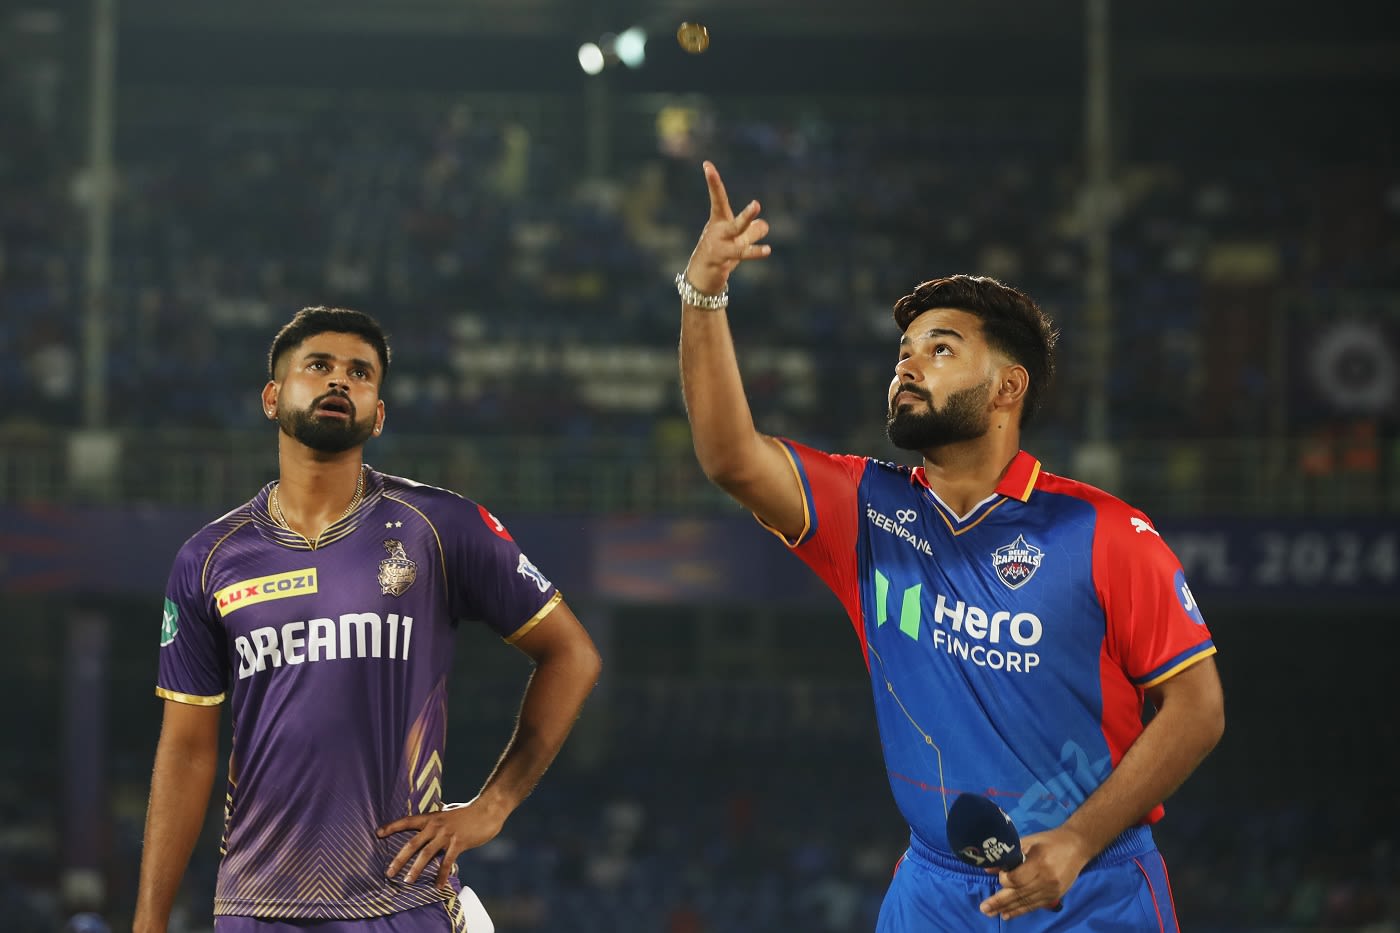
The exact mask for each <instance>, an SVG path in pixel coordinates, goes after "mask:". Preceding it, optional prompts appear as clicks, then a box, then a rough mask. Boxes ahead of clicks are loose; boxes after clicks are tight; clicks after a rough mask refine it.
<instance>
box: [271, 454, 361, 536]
mask: <svg viewBox="0 0 1400 933" xmlns="http://www.w3.org/2000/svg"><path fill="white" fill-rule="evenodd" d="M281 488H282V484H281V482H278V483H277V485H275V486H273V487H272V492H271V493H269V494H268V497H267V513H268V514H269V515H271V516H272V520H273V521H274V522H276V523H277V524H278V525H279V526H281V527H283V528H285V529H287V530H288V531H291V530H292V527H291V526H290V525H288V524H287V519H286V517H284V516H283V515H282V499H281V497H280V496H278V494H277V490H279V489H281ZM364 492H365V468H364V467H360V477H359V479H357V480H356V481H355V494H354V495H353V496H351V497H350V504H349V505H347V506H346V507H345V511H344V512H341V513H340V518H337V519H336V520H335V522H339V521H343V520H344V519H345V516H347V515H349V514H350V513H351V512H353V511H355V506H357V505H359V504H360V499H361V497H363V496H364ZM335 522H331V525H334V524H335ZM326 527H327V528H329V527H330V525H327V526H326Z"/></svg>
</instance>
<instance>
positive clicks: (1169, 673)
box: [1138, 645, 1215, 690]
mask: <svg viewBox="0 0 1400 933" xmlns="http://www.w3.org/2000/svg"><path fill="white" fill-rule="evenodd" d="M1213 654H1215V646H1214V645H1211V646H1210V648H1209V649H1208V650H1206V651H1202V652H1201V653H1200V654H1193V655H1191V657H1189V658H1187V659H1186V660H1184V661H1182V662H1181V663H1180V664H1178V665H1176V666H1175V667H1171V668H1168V669H1167V670H1165V671H1163V672H1162V673H1160V674H1158V675H1157V676H1156V677H1154V678H1152V679H1151V680H1149V681H1147V682H1146V683H1144V684H1139V685H1138V689H1140V690H1146V689H1147V688H1148V687H1155V686H1157V685H1158V684H1160V683H1161V682H1162V681H1164V680H1170V679H1171V678H1173V677H1175V676H1176V675H1177V674H1180V673H1181V672H1182V671H1184V670H1186V669H1187V668H1188V667H1190V666H1191V665H1193V664H1195V663H1196V662H1197V661H1204V660H1205V659H1206V658H1208V657H1210V656H1211V655H1213Z"/></svg>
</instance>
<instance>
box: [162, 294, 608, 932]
mask: <svg viewBox="0 0 1400 933" xmlns="http://www.w3.org/2000/svg"><path fill="white" fill-rule="evenodd" d="M388 364H389V352H388V346H387V343H386V342H385V340H384V337H383V334H382V332H381V331H380V329H379V327H378V325H377V324H376V323H375V322H374V321H373V319H372V318H370V317H369V316H367V315H364V314H361V313H359V312H354V311H348V310H344V309H326V308H311V309H304V310H303V311H301V312H299V313H298V314H297V315H296V316H295V317H294V318H293V319H292V321H291V323H289V324H288V325H287V326H286V327H284V328H283V329H282V331H281V332H280V333H279V334H278V336H277V338H276V340H274V342H273V346H272V350H271V352H270V354H269V374H270V381H269V382H268V384H267V387H266V388H265V389H264V391H263V405H264V410H265V411H266V413H267V415H268V417H269V418H270V419H274V420H276V421H278V423H279V425H280V426H281V435H280V466H281V470H280V479H279V481H277V482H274V483H270V484H269V485H268V486H267V487H266V488H264V489H263V490H262V491H261V492H259V493H258V495H257V496H255V497H254V498H253V499H252V501H250V502H248V503H245V504H244V505H242V506H239V507H238V508H237V509H235V510H233V511H232V512H230V513H229V514H228V515H225V516H224V517H223V518H220V519H219V520H217V521H215V522H213V523H211V524H210V525H207V526H206V527H205V528H204V529H202V530H201V531H200V532H198V533H197V534H196V535H194V537H192V538H190V540H189V541H187V542H186V543H185V545H184V546H183V547H182V548H181V549H180V552H179V554H178V555H177V556H176V558H175V563H174V567H173V569H172V571H171V574H170V584H169V587H168V589H167V591H166V596H165V611H164V624H163V626H162V629H161V648H160V667H159V674H158V680H157V684H158V686H157V688H156V693H157V695H159V696H161V697H163V698H164V699H165V701H166V703H165V715H164V719H163V722H162V726H161V737H160V744H159V747H158V749H157V752H156V765H155V773H154V775H153V778H152V786H151V801H150V809H149V812H148V815H147V823H146V837H145V846H144V851H143V856H142V867H141V881H140V890H139V894H138V907H137V917H136V923H135V928H136V930H138V931H150V930H159V931H164V930H165V929H166V925H167V923H168V921H169V915H170V910H171V907H172V904H173V901H174V898H175V895H176V892H177V890H178V887H179V884H180V879H181V877H182V875H183V873H184V870H185V866H186V863H187V861H188V858H189V855H190V852H191V849H192V847H193V845H194V843H195V840H196V837H197V836H198V834H199V828H200V825H201V824H202V822H203V817H204V812H205V808H206V806H207V804H208V800H209V792H210V787H211V785H212V782H213V778H214V772H215V768H216V762H215V757H216V754H217V740H218V722H219V713H218V710H219V706H220V705H221V704H223V703H224V702H225V701H227V702H228V704H229V706H230V707H231V710H232V718H233V749H232V754H231V755H230V757H229V762H228V789H227V794H226V796H225V804H224V832H223V844H222V853H223V858H222V860H221V862H220V865H219V873H218V881H217V887H216V892H215V901H214V915H215V920H214V925H215V929H216V930H218V931H219V933H258V931H265V930H281V929H283V927H282V926H278V925H277V924H278V923H279V922H281V921H287V922H292V923H296V924H299V925H298V926H297V929H303V928H305V929H326V930H330V929H332V928H334V929H336V930H338V929H340V926H338V925H337V926H334V927H332V926H329V925H325V924H337V923H339V922H341V921H346V922H353V923H354V924H355V925H354V929H355V930H356V931H357V933H410V931H412V933H417V931H443V933H446V931H449V930H451V931H461V930H463V929H466V930H467V931H468V933H475V931H476V930H479V929H483V925H482V924H472V923H469V922H468V919H467V918H468V916H469V915H470V912H471V911H472V910H474V909H476V908H478V907H479V902H475V901H470V902H469V899H470V898H472V897H474V895H472V893H471V892H470V890H468V891H466V892H463V893H461V894H460V896H459V891H460V889H461V885H460V883H459V882H458V881H457V880H456V878H455V875H454V873H453V872H454V863H455V860H456V858H457V856H458V855H459V854H460V853H461V852H462V851H464V850H466V849H469V848H472V847H474V846H477V845H480V844H482V843H484V842H486V841H488V840H490V839H491V838H493V837H494V836H495V835H496V834H497V833H499V832H500V829H501V826H502V825H503V823H504V821H505V819H506V817H507V816H508V815H509V814H510V812H511V811H512V810H514V809H515V807H517V806H518V805H519V804H520V802H521V801H522V800H523V798H524V797H525V795H526V794H528V793H529V791H530V789H531V788H532V787H533V786H534V785H535V783H536V782H537V781H538V780H539V778H540V776H541V774H542V773H543V772H544V770H545V768H546V767H547V766H548V765H549V763H550V761H552V760H553V758H554V756H555V754H556V753H557V752H558V750H559V747H560V745H561V744H562V743H563V741H564V739H565V736H566V735H567V734H568V732H569V730H570V728H571V727H572V725H573V723H574V720H575V719H576V717H577V715H578V711H579V708H580V707H581V705H582V703H583V700H584V698H585V697H586V696H587V694H588V692H589V691H590V689H591V688H592V686H593V684H594V683H595V682H596V680H597V675H598V670H599V661H598V655H597V652H596V651H595V650H594V647H593V643H592V641H591V640H590V639H589V637H588V635H587V633H586V632H585V631H584V629H583V628H582V626H581V625H580V624H579V622H578V620H577V619H576V618H575V617H574V615H573V613H572V612H571V611H570V610H569V609H568V607H567V606H566V605H565V604H564V602H563V599H562V597H561V595H560V594H559V592H558V590H557V589H556V588H555V587H554V586H553V584H551V583H550V581H549V580H548V579H547V578H546V577H545V576H544V575H543V574H542V573H541V572H540V571H539V570H538V569H536V568H535V566H534V565H533V564H532V563H531V562H530V561H529V560H528V559H527V558H526V556H525V555H524V554H523V553H522V552H521V550H520V548H519V547H518V546H517V545H516V543H515V541H514V540H513V539H512V538H511V536H510V533H509V532H508V531H507V530H506V529H505V526H504V525H502V524H501V522H499V521H498V520H497V519H496V518H495V517H494V516H493V515H492V514H491V513H490V512H488V511H487V510H486V509H485V508H484V507H482V506H479V505H477V504H476V503H474V502H472V501H470V500H468V499H464V498H462V497H461V496H458V495H456V494H454V493H451V492H448V491H445V490H442V489H436V488H433V487H429V486H423V485H420V484H417V483H414V482H411V481H409V480H404V479H400V478H398V477H393V476H387V475H384V474H381V473H378V472H376V471H374V470H372V469H370V468H369V467H367V466H365V465H364V464H363V463H362V459H361V458H362V452H363V447H364V444H365V442H366V441H367V440H368V438H369V437H371V436H373V435H376V434H378V433H379V432H380V430H381V429H382V426H383V421H384V407H383V403H382V402H381V401H380V400H379V390H380V387H381V385H382V383H383V377H384V374H385V372H386V371H387V369H388ZM463 619H473V620H480V621H482V622H484V623H485V624H486V625H488V626H489V627H490V628H491V629H492V630H493V631H494V632H496V633H497V634H498V635H500V636H501V637H502V638H503V639H504V640H505V641H506V642H508V643H510V644H513V645H515V646H516V647H517V648H519V649H521V650H522V651H524V652H525V653H526V654H528V655H530V657H531V658H532V659H533V660H534V661H535V662H536V664H537V667H536V670H535V673H534V676H533V677H532V678H531V680H530V684H529V687H528V688H527V690H526V693H525V698H524V701H523V704H522V708H521V713H520V720H519V726H518V728H517V730H516V734H515V737H514V738H513V739H512V741H511V743H510V745H509V746H508V747H507V749H506V751H505V753H504V755H503V756H502V757H501V759H500V761H499V764H498V765H497V767H496V769H495V771H494V772H493V773H492V774H491V776H490V777H489V778H488V779H487V781H486V783H485V786H484V787H482V789H481V791H480V792H479V794H478V795H477V796H476V798H475V799H474V800H472V801H471V802H470V803H469V804H466V805H464V806H449V807H448V808H444V806H443V788H444V776H443V773H442V761H443V754H444V745H445V742H446V732H447V675H448V672H449V671H450V670H451V668H452V658H453V643H454V636H455V633H456V627H457V624H458V622H459V620H463ZM482 914H483V915H484V912H482ZM318 921H320V922H323V925H321V926H317V925H315V924H316V922H318Z"/></svg>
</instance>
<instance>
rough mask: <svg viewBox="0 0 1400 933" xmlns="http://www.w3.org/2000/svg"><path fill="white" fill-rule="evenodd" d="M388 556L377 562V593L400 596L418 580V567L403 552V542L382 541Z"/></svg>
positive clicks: (393, 540) (386, 539)
mask: <svg viewBox="0 0 1400 933" xmlns="http://www.w3.org/2000/svg"><path fill="white" fill-rule="evenodd" d="M384 550H386V551H388V552H389V556H388V557H386V558H384V559H383V560H381V561H380V562H379V592H381V593H383V594H384V595H385V596H402V595H403V594H404V591H405V590H407V589H408V588H409V587H410V586H412V585H413V581H414V580H417V579H418V565H417V564H416V563H414V562H413V559H412V558H410V557H409V556H408V553H407V552H406V551H405V550H404V546H403V542H402V541H397V540H395V539H393V538H385V539H384Z"/></svg>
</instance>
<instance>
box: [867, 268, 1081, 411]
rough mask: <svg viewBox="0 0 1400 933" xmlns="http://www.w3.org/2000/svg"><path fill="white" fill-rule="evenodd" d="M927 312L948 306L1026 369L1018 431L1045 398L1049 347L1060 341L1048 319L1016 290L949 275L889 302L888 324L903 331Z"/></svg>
mask: <svg viewBox="0 0 1400 933" xmlns="http://www.w3.org/2000/svg"><path fill="white" fill-rule="evenodd" d="M933 308H954V309H956V310H958V311H966V312H967V313H968V314H971V315H974V316H976V317H977V318H978V319H979V320H981V322H982V331H983V333H984V334H985V335H986V338H987V345H988V346H990V347H991V348H992V349H993V350H996V351H998V352H1000V353H1004V354H1005V355H1006V356H1008V357H1010V358H1011V359H1012V360H1014V361H1015V362H1017V363H1019V364H1021V365H1022V366H1024V367H1026V373H1027V374H1028V375H1029V376H1030V385H1028V386H1027V387H1026V400H1025V404H1024V405H1023V406H1022V407H1021V426H1022V427H1024V426H1025V425H1027V424H1028V423H1030V420H1031V418H1032V417H1034V415H1035V414H1036V412H1038V411H1039V410H1040V406H1041V403H1042V402H1043V401H1044V399H1045V390H1046V389H1048V388H1049V387H1050V383H1051V382H1052V381H1053V380H1054V378H1055V343H1056V342H1057V341H1058V340H1059V338H1060V333H1059V331H1057V330H1055V327H1054V324H1053V323H1052V322H1051V320H1050V316H1049V315H1047V314H1046V313H1045V312H1044V311H1042V310H1041V309H1040V306H1039V305H1037V304H1036V303H1035V302H1034V301H1032V300H1031V299H1030V297H1029V296H1027V295H1026V294H1025V293H1024V292H1022V291H1020V290H1019V289H1016V288H1012V287H1011V286H1010V285H1005V284H1003V283H1001V282H998V281H997V280H996V279H993V278H989V277H987V276H982V275H949V276H945V277H944V278H941V279H930V280H929V281H927V282H921V283H919V285H918V286H916V287H915V289H914V291H913V292H911V293H910V294H908V295H905V296H904V297H903V298H901V299H899V300H898V301H896V302H895V303H894V320H895V323H896V324H898V325H899V329H900V330H902V331H903V330H908V329H909V325H910V323H912V322H913V320H914V318H916V317H918V316H919V315H920V314H923V313H924V312H925V311H929V310H931V309H933Z"/></svg>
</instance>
